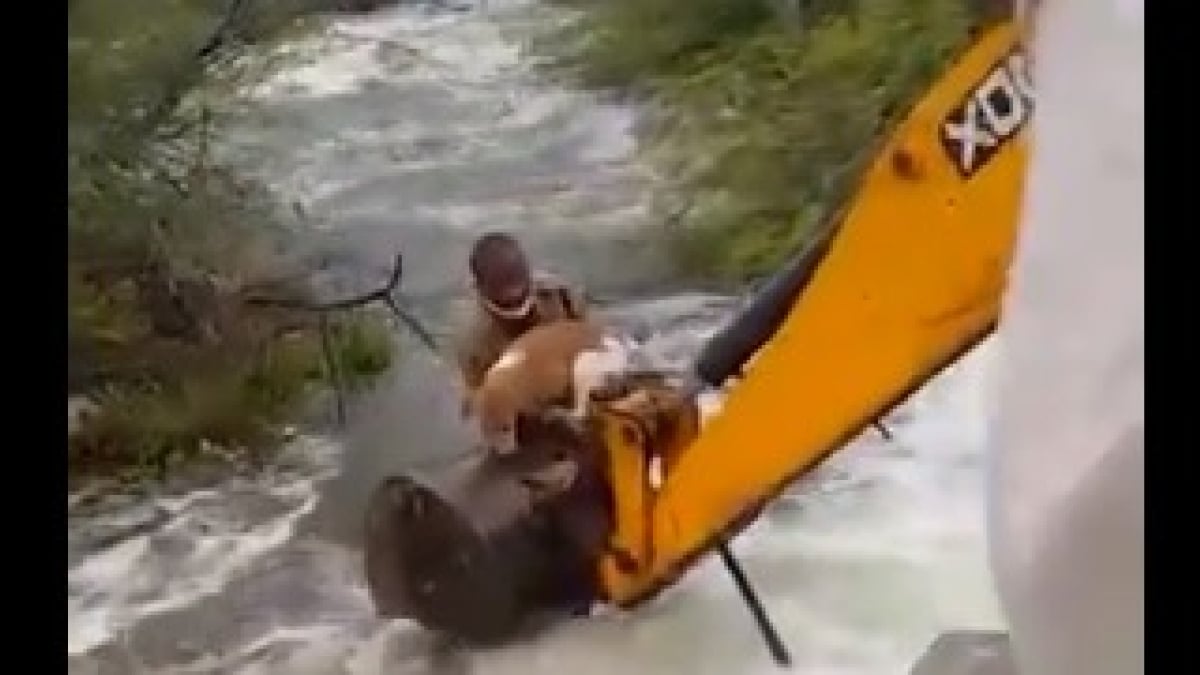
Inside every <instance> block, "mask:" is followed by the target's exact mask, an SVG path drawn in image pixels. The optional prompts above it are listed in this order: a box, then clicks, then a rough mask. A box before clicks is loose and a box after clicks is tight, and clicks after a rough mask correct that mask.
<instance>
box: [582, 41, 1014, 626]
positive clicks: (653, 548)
mask: <svg viewBox="0 0 1200 675" xmlns="http://www.w3.org/2000/svg"><path fill="white" fill-rule="evenodd" d="M1032 109H1033V96H1032V91H1031V86H1030V80H1029V75H1028V70H1027V64H1026V62H1025V56H1024V52H1023V51H1022V49H1021V47H1020V42H1019V32H1018V28H1017V26H1016V25H1014V24H1011V23H1007V24H1003V25H1000V26H997V27H994V28H992V29H990V30H988V31H987V32H985V33H983V34H981V35H980V36H979V37H978V39H977V40H976V42H975V43H974V44H972V45H971V46H970V47H969V48H968V49H967V50H966V51H965V53H964V54H963V55H962V56H961V57H960V58H959V59H958V60H957V61H956V62H955V63H953V64H952V65H951V66H950V67H949V68H948V70H947V71H946V73H945V74H944V76H942V77H941V79H940V80H938V81H937V82H936V83H935V84H934V85H933V87H932V88H931V89H930V90H929V91H928V92H927V93H926V94H925V96H924V97H923V98H922V99H921V100H920V101H919V102H918V103H917V104H916V106H915V107H914V108H913V109H912V111H911V113H910V114H909V116H908V117H907V119H905V120H904V121H903V122H902V123H901V124H900V125H899V126H898V127H897V128H896V129H895V131H894V132H893V133H892V135H891V136H890V138H889V139H888V140H887V141H886V143H884V144H883V146H882V149H881V151H880V152H879V153H878V155H877V157H876V159H875V161H874V163H873V165H872V166H871V167H870V168H869V170H868V171H867V173H866V175H865V177H864V179H863V181H862V182H861V185H860V187H859V189H858V192H857V194H856V195H855V196H854V197H853V198H852V200H851V202H850V204H849V206H848V209H847V210H846V211H845V212H844V214H843V216H842V217H841V218H840V219H839V221H838V222H837V223H836V224H834V225H833V226H831V227H830V228H829V229H828V230H827V231H826V232H825V234H824V235H823V236H821V237H819V238H818V241H817V242H816V243H814V244H813V246H812V247H811V248H810V249H809V250H807V251H805V252H803V253H802V254H801V255H800V256H799V257H798V258H797V260H796V261H795V262H794V263H793V264H792V265H791V266H789V268H788V269H785V270H783V271H782V272H781V273H780V276H779V277H778V278H776V279H775V280H774V281H773V283H772V284H769V286H771V290H769V291H767V292H766V293H767V295H771V294H773V295H774V297H769V298H763V303H765V304H766V305H770V304H772V303H773V304H774V306H775V309H774V310H772V309H771V307H766V309H765V310H762V308H760V311H759V312H758V314H757V316H753V317H749V318H746V317H743V321H742V322H741V323H742V324H743V325H738V324H739V322H737V321H735V322H734V324H732V326H733V328H734V329H736V330H741V331H743V333H745V332H746V331H750V332H751V333H753V332H754V331H757V332H758V333H759V334H760V335H759V336H758V338H757V339H755V338H754V337H753V336H751V337H750V338H749V339H747V338H746V337H745V335H743V336H741V337H740V338H739V336H736V335H735V336H733V339H732V342H733V343H739V340H740V343H739V344H735V345H734V347H729V345H728V344H726V348H725V351H726V354H719V353H718V354H716V356H715V361H721V360H722V359H724V361H726V362H727V363H724V364H723V365H722V366H721V367H713V366H712V365H711V364H712V363H713V362H714V358H710V359H709V364H708V365H707V366H706V365H705V364H701V366H700V367H699V370H701V371H704V370H705V369H706V368H707V370H708V371H710V372H708V373H704V372H702V373H701V376H702V378H703V379H708V380H710V381H709V384H711V385H714V386H720V385H722V384H724V382H721V381H712V380H724V379H725V378H726V377H727V376H731V375H736V376H737V377H736V384H733V385H731V386H729V387H728V391H727V395H726V398H725V401H724V404H723V406H722V409H721V411H720V412H719V413H718V414H717V415H715V416H714V417H713V418H712V419H711V420H710V421H708V422H707V424H706V425H705V426H704V427H703V428H702V429H701V430H699V431H696V430H695V429H690V431H691V432H694V433H690V434H689V435H684V436H680V435H679V434H675V435H673V436H670V437H667V438H665V439H664V438H658V439H657V441H658V442H659V444H660V445H659V447H657V448H653V449H651V448H650V446H651V445H653V443H652V442H651V440H652V438H651V437H652V436H653V434H654V432H655V430H653V429H648V428H646V425H645V424H644V423H642V422H641V421H639V420H643V419H644V418H639V417H638V416H637V415H630V414H628V412H627V411H622V410H620V409H617V408H613V409H611V410H609V411H608V412H607V413H606V414H603V415H602V421H603V424H604V427H605V441H606V445H607V448H608V451H609V458H608V461H609V467H608V469H609V480H610V482H611V484H612V487H613V492H614V498H615V506H616V509H615V512H616V526H615V528H614V530H613V534H612V538H611V549H612V550H613V551H614V552H617V553H614V554H610V555H608V556H606V557H605V558H603V559H602V560H601V563H600V577H601V580H602V581H601V583H602V586H603V589H604V592H605V594H606V596H607V599H608V600H609V601H610V602H612V603H614V604H617V605H620V606H626V607H628V606H632V605H634V604H637V603H638V602H639V601H641V600H643V599H645V598H646V597H648V596H650V595H652V594H653V593H655V592H656V591H657V590H659V589H661V588H663V587H665V586H666V585H668V584H670V583H671V582H672V581H673V580H674V579H675V578H676V577H677V576H678V575H679V574H681V573H682V572H683V571H684V570H685V569H687V567H688V566H689V564H690V563H691V562H692V561H693V560H695V559H696V558H697V557H698V556H699V555H702V554H704V553H706V552H708V551H710V550H712V549H713V548H714V547H715V546H718V545H720V544H721V543H722V542H724V541H725V540H726V539H727V538H728V537H730V536H732V535H733V534H735V533H736V531H737V530H738V529H740V528H741V527H742V526H744V524H746V523H747V522H749V520H750V519H752V518H753V516H754V515H755V514H756V513H757V512H758V510H759V509H761V508H762V506H763V505H764V504H765V503H766V502H767V501H768V500H769V499H771V498H772V497H774V496H775V495H776V494H777V493H778V492H779V491H781V490H782V489H783V488H784V487H785V486H786V485H787V484H788V483H789V482H791V481H792V480H794V479H795V478H796V477H797V476H798V475H800V474H802V473H804V472H805V471H807V470H810V469H811V468H813V467H814V466H815V465H816V464H817V463H818V462H820V461H821V460H822V459H823V458H825V457H826V456H828V455H829V454H831V453H832V452H834V451H836V450H837V449H839V448H841V447H842V446H844V445H845V444H846V443H848V442H849V441H850V440H851V439H852V438H854V437H855V436H856V435H857V434H858V433H860V432H861V431H862V430H863V429H864V428H865V427H867V426H869V425H870V424H871V423H872V422H874V421H875V420H878V419H879V418H880V417H881V416H882V415H884V414H885V413H886V412H887V411H888V410H889V409H890V408H892V407H894V406H895V405H897V404H898V403H899V402H901V401H902V400H904V399H905V398H906V397H907V396H908V395H910V394H911V393H912V391H914V390H915V389H917V388H918V387H920V386H921V385H922V384H923V383H925V382H926V381H928V380H929V379H930V378H932V377H933V376H934V375H935V374H937V372H938V371H940V370H941V369H943V368H944V367H946V366H947V365H949V364H950V363H952V362H954V361H955V360H957V359H958V358H959V357H960V356H961V355H962V354H963V353H965V352H966V351H968V350H969V349H970V348H971V347H972V346H974V345H975V344H977V343H978V342H979V341H980V340H982V339H983V338H984V337H985V336H986V335H987V334H988V333H990V331H991V330H992V329H993V327H994V326H995V324H996V321H997V317H998V314H999V309H1000V300H1001V295H1002V292H1003V290H1004V286H1005V277H1006V270H1007V268H1008V265H1009V261H1010V259H1011V257H1012V253H1013V248H1014V243H1015V237H1016V231H1017V223H1018V215H1019V206H1020V196H1021V191H1022V182H1023V177H1024V173H1025V163H1026V154H1027V140H1026V137H1027V134H1028V131H1027V128H1028V121H1029V119H1030V117H1031V114H1032ZM771 315H773V316H771ZM764 317H765V318H764ZM755 322H758V323H759V324H762V325H759V326H757V327H756V326H748V325H745V324H753V323H755ZM726 343H730V340H726ZM751 347H752V349H751ZM731 349H732V351H734V352H738V351H739V350H740V352H741V353H740V354H739V355H738V356H735V357H729V356H728V353H729V352H730V350H731ZM751 356H752V362H750V360H749V359H750V357H751ZM651 450H652V451H651ZM648 451H650V452H648ZM654 453H657V454H660V455H663V458H662V459H663V460H664V462H665V467H666V475H665V477H664V478H663V480H662V482H661V484H658V485H655V483H657V482H658V481H653V480H652V477H651V471H650V468H649V466H650V461H651V459H650V455H651V454H654ZM618 553H619V555H618Z"/></svg>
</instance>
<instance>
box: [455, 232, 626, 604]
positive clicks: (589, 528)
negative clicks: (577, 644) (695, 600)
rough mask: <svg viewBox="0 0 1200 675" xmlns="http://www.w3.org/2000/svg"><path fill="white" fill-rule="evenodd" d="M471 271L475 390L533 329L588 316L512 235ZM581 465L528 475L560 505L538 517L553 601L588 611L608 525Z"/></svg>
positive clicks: (469, 362)
mask: <svg viewBox="0 0 1200 675" xmlns="http://www.w3.org/2000/svg"><path fill="white" fill-rule="evenodd" d="M468 267H469V269H470V276H471V282H472V291H473V294H474V298H473V300H474V303H473V304H474V306H473V307H472V315H471V317H470V320H469V323H468V325H467V326H466V328H465V330H464V331H463V332H462V333H461V335H460V336H459V337H458V341H457V345H456V354H455V355H456V358H457V362H458V367H459V370H460V372H461V374H462V378H463V385H464V386H465V387H466V388H467V389H468V390H470V389H474V388H476V387H478V386H479V385H480V383H481V382H482V381H483V378H484V375H485V373H487V370H488V369H489V368H490V367H491V366H492V364H494V363H495V362H496V360H497V359H498V358H500V355H501V354H502V353H503V352H504V350H505V348H506V347H508V345H509V344H511V343H512V341H513V340H516V339H517V338H518V337H520V336H521V335H522V334H524V333H525V332H526V331H528V330H530V329H531V328H534V327H536V326H540V325H544V324H547V323H551V322H554V321H562V320H570V319H583V318H585V317H586V315H587V311H588V308H587V306H586V302H585V300H584V298H583V295H582V293H580V292H578V291H577V290H576V289H575V288H572V287H571V286H570V285H568V284H567V283H565V282H564V281H563V280H561V279H559V278H557V277H555V276H553V275H550V274H548V273H546V272H542V271H535V270H533V269H532V267H531V266H530V264H529V260H528V258H527V257H526V255H525V251H524V250H523V249H522V247H521V245H520V243H519V242H518V241H517V240H516V238H514V237H513V236H512V235H510V234H507V233H503V232H491V233H488V234H484V235H483V236H481V237H479V239H477V240H476V241H475V244H474V245H473V246H472V248H471V253H470V257H469V260H468ZM464 401H465V397H464ZM463 412H464V414H465V413H466V404H465V403H464V405H463ZM579 461H580V459H579V458H574V459H562V460H557V461H554V462H551V463H550V464H548V465H546V466H542V467H540V468H538V469H535V470H532V471H529V472H528V473H527V475H525V476H524V477H523V479H522V482H523V483H524V484H526V485H527V486H529V488H530V490H531V491H533V492H535V493H537V497H536V499H537V500H538V501H550V500H554V501H556V502H558V503H557V504H556V505H554V506H551V507H550V508H549V509H546V510H544V511H543V513H542V514H541V516H540V520H539V522H540V523H541V528H542V532H543V537H542V542H543V545H544V546H546V547H547V549H548V550H551V551H554V552H555V555H554V558H555V559H556V560H557V563H556V565H555V566H556V568H557V570H558V574H557V575H556V577H557V578H556V579H555V580H554V581H551V582H549V583H548V586H551V587H553V590H551V591H550V592H551V594H552V595H553V596H554V597H553V598H552V599H551V602H552V604H557V605H560V606H566V607H568V608H570V609H571V610H572V611H573V612H574V613H577V614H586V613H587V612H588V611H589V609H590V607H591V604H592V599H593V597H594V587H593V583H592V571H591V568H592V560H593V556H594V555H595V553H596V550H595V549H596V547H597V546H599V545H600V542H602V541H603V538H604V536H605V535H606V533H607V523H606V518H605V516H604V514H602V513H600V512H599V511H598V510H597V508H596V504H595V501H596V500H595V499H594V498H593V496H589V494H588V493H590V492H592V491H593V488H594V487H595V486H593V485H590V483H591V482H594V481H589V480H587V477H586V476H585V477H584V478H583V479H582V480H581V481H579V482H577V480H576V478H577V476H579V473H580V472H579V464H578V462H579Z"/></svg>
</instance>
